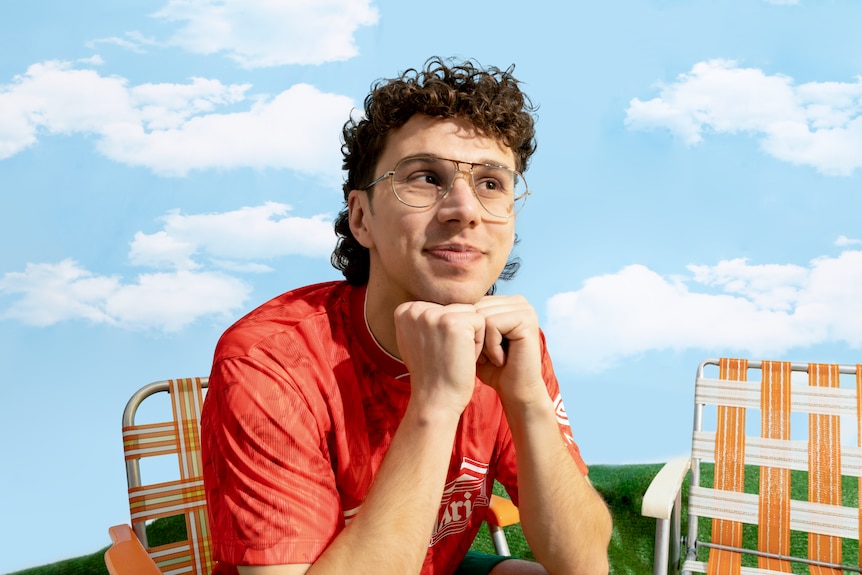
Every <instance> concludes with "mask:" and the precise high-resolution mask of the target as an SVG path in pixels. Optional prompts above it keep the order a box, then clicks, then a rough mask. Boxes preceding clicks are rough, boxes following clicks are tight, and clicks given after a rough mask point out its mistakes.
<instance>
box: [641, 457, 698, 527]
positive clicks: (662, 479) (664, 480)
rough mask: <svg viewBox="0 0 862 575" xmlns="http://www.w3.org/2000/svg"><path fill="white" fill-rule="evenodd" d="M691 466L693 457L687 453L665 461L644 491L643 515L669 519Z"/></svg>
mask: <svg viewBox="0 0 862 575" xmlns="http://www.w3.org/2000/svg"><path fill="white" fill-rule="evenodd" d="M689 467H691V458H690V457H689V456H687V455H684V456H680V457H674V458H673V459H671V460H670V461H668V462H667V463H665V465H664V467H662V468H661V470H660V471H659V472H658V474H657V475H656V476H655V477H654V478H653V480H652V482H651V483H650V484H649V487H648V488H647V490H646V493H644V499H643V505H642V506H641V515H644V516H646V517H655V518H656V519H668V520H669V519H670V517H671V512H672V510H673V506H674V503H675V502H676V500H677V496H678V494H679V492H680V489H682V483H683V481H684V480H685V476H686V474H687V473H688V470H689Z"/></svg>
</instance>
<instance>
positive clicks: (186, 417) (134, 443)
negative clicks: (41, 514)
mask: <svg viewBox="0 0 862 575" xmlns="http://www.w3.org/2000/svg"><path fill="white" fill-rule="evenodd" d="M207 384H208V378H206V377H196V378H185V379H170V380H165V381H157V382H154V383H150V384H148V385H145V386H144V387H142V388H141V389H139V390H138V391H137V392H135V394H134V395H132V397H131V399H129V402H128V404H127V405H126V409H125V411H124V412H123V449H124V452H125V459H126V478H127V481H128V487H129V510H130V513H131V526H129V525H116V526H113V527H111V528H109V529H108V533H109V534H110V536H111V540H112V542H113V544H112V545H111V547H109V548H108V550H107V551H106V552H105V564H106V565H107V567H108V571H109V572H110V573H111V575H129V574H135V575H161V574H164V575H180V574H189V575H208V574H209V573H210V572H211V571H212V568H213V566H214V563H215V562H214V560H213V557H212V551H211V546H210V533H209V528H208V523H207V514H206V499H205V496H204V486H203V465H202V462H201V448H200V445H201V443H200V414H201V407H202V406H203V390H204V389H206V387H207ZM162 392H168V394H169V397H170V403H171V406H172V411H173V418H172V419H171V420H168V421H164V422H159V423H146V424H137V423H135V416H136V414H137V413H138V409H139V407H140V406H141V404H142V403H143V402H144V401H145V400H146V399H148V398H150V397H152V396H154V395H155V394H157V393H162ZM166 455H167V456H175V457H176V458H177V463H178V465H179V479H178V480H172V481H167V482H160V483H145V482H144V481H143V479H142V476H141V467H140V463H141V460H142V459H144V458H148V457H154V456H166ZM173 516H184V518H185V530H186V538H185V539H183V540H181V541H176V542H172V543H165V544H159V545H155V546H151V545H150V544H149V542H148V540H147V531H146V527H147V524H148V523H150V522H151V521H153V520H155V519H159V518H164V517H173ZM519 520H520V518H519V516H518V509H517V508H516V507H515V506H514V504H513V503H512V502H511V501H510V500H508V499H505V498H502V497H497V496H492V497H491V508H490V509H489V510H488V514H487V516H486V522H487V523H488V527H489V529H490V532H491V535H492V539H493V541H494V546H495V549H496V551H497V553H498V554H499V555H509V554H510V553H509V547H508V544H507V542H506V536H505V534H504V532H503V528H504V527H507V526H509V525H513V524H515V523H518V522H519Z"/></svg>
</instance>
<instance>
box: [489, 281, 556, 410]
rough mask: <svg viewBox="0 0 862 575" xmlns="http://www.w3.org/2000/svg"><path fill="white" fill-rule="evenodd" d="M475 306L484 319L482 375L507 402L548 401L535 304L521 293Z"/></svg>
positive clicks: (495, 298)
mask: <svg viewBox="0 0 862 575" xmlns="http://www.w3.org/2000/svg"><path fill="white" fill-rule="evenodd" d="M475 308H476V311H477V313H479V314H480V315H482V316H483V317H484V320H485V343H484V346H483V350H482V356H481V357H480V359H479V365H478V371H477V373H478V375H479V378H480V379H481V380H482V381H483V382H484V383H486V384H487V385H490V386H491V387H493V388H494V389H495V390H496V391H497V394H498V395H499V396H500V399H501V400H502V401H503V402H504V404H506V403H508V402H515V403H521V404H523V403H529V402H533V401H536V400H539V401H546V400H547V398H548V390H547V389H546V388H545V384H544V381H543V380H542V359H541V353H542V350H541V344H540V340H539V319H538V316H537V315H536V311H535V310H534V309H533V306H531V305H530V304H529V302H527V300H526V299H524V298H523V297H521V296H486V297H484V298H482V299H481V300H480V301H479V302H478V303H477V304H476V306H475Z"/></svg>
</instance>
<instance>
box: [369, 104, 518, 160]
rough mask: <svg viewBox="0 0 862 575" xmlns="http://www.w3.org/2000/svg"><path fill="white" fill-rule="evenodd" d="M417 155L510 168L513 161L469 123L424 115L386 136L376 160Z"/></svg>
mask: <svg viewBox="0 0 862 575" xmlns="http://www.w3.org/2000/svg"><path fill="white" fill-rule="evenodd" d="M421 154H427V155H432V156H441V157H454V158H455V159H459V160H465V161H472V162H491V163H504V164H512V165H514V161H515V154H514V152H513V151H512V149H511V148H509V147H508V146H506V144H505V143H503V142H502V141H500V140H498V139H495V138H493V137H491V136H488V135H487V134H485V133H484V132H482V131H480V130H478V129H477V128H476V127H475V126H474V125H473V124H472V123H471V122H470V121H469V119H467V118H460V117H457V118H439V117H433V116H427V115H425V114H415V115H414V116H412V117H411V118H410V119H409V120H408V121H407V122H406V123H405V124H404V125H402V126H401V127H399V128H396V129H395V130H392V132H390V134H389V136H388V137H387V139H386V144H385V145H384V147H383V150H382V153H381V156H380V160H381V161H384V160H386V161H388V162H391V161H393V160H395V161H397V160H399V159H401V158H403V157H407V156H413V155H421ZM459 154H461V155H459Z"/></svg>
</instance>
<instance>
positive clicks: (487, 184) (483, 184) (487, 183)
mask: <svg viewBox="0 0 862 575" xmlns="http://www.w3.org/2000/svg"><path fill="white" fill-rule="evenodd" d="M476 189H477V190H478V191H480V192H487V193H497V194H499V193H502V192H505V187H504V186H503V184H502V183H501V182H500V181H499V180H491V179H486V180H481V181H479V182H477V183H476Z"/></svg>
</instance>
